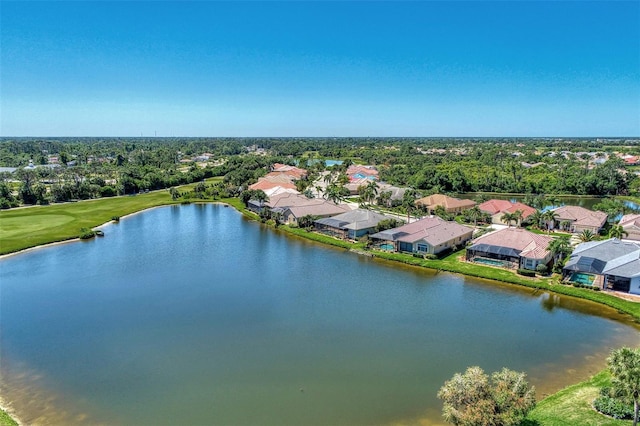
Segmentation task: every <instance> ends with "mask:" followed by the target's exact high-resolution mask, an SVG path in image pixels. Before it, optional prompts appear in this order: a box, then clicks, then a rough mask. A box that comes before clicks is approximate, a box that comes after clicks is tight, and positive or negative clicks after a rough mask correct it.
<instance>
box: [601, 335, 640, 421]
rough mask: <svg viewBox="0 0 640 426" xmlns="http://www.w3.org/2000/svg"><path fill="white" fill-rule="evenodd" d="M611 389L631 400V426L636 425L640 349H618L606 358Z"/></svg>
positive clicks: (639, 383)
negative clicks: (610, 378) (610, 377)
mask: <svg viewBox="0 0 640 426" xmlns="http://www.w3.org/2000/svg"><path fill="white" fill-rule="evenodd" d="M607 365H608V367H609V371H611V376H612V380H611V384H612V385H613V388H614V389H615V390H617V391H619V392H620V393H622V394H623V395H625V396H626V397H629V398H632V399H633V426H637V424H638V411H639V409H638V406H639V404H638V399H639V398H640V349H630V348H620V349H616V350H615V351H613V352H611V356H609V358H607Z"/></svg>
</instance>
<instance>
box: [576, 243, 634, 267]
mask: <svg viewBox="0 0 640 426" xmlns="http://www.w3.org/2000/svg"><path fill="white" fill-rule="evenodd" d="M638 250H640V244H638V243H631V242H623V241H620V240H619V239H617V238H609V239H608V240H604V241H590V242H588V243H582V244H578V246H577V247H576V248H575V250H574V251H573V253H572V255H571V257H573V256H576V255H580V256H588V257H594V258H596V259H601V260H604V261H605V262H608V261H610V260H613V259H617V258H619V257H620V256H624V255H625V254H629V253H632V252H634V251H638Z"/></svg>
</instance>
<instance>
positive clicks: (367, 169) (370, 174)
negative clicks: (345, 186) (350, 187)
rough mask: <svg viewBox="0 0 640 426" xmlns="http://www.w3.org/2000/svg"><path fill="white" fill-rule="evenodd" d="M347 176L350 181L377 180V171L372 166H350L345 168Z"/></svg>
mask: <svg viewBox="0 0 640 426" xmlns="http://www.w3.org/2000/svg"><path fill="white" fill-rule="evenodd" d="M346 174H347V176H349V180H350V181H356V180H359V179H367V180H378V170H377V169H376V168H375V167H374V166H361V165H358V164H352V165H350V166H349V167H348V168H347V171H346Z"/></svg>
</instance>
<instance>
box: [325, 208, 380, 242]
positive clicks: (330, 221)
mask: <svg viewBox="0 0 640 426" xmlns="http://www.w3.org/2000/svg"><path fill="white" fill-rule="evenodd" d="M386 219H389V217H388V216H385V215H383V214H381V213H378V212H375V211H373V210H367V209H355V210H351V211H349V212H346V213H342V214H339V215H337V216H332V217H327V218H322V219H318V220H316V221H315V222H314V226H315V229H316V231H318V232H322V233H323V234H327V235H331V236H334V237H338V238H343V239H350V240H355V239H357V238H360V237H362V236H364V235H367V234H371V233H373V232H375V229H376V226H377V225H378V223H380V222H381V221H383V220H386Z"/></svg>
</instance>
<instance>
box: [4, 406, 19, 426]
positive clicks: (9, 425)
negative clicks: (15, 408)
mask: <svg viewBox="0 0 640 426" xmlns="http://www.w3.org/2000/svg"><path fill="white" fill-rule="evenodd" d="M0 426H18V423H17V422H16V421H15V420H13V419H12V418H11V416H9V415H8V414H7V412H6V411H4V410H1V409H0Z"/></svg>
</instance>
